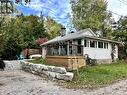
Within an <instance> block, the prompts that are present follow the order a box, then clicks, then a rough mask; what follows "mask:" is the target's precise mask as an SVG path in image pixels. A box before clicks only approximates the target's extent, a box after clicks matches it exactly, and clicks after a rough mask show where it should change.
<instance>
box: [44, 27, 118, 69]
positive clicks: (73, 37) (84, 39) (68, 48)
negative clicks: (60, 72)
mask: <svg viewBox="0 0 127 95" xmlns="http://www.w3.org/2000/svg"><path fill="white" fill-rule="evenodd" d="M62 31H63V32H62V33H61V36H58V37H56V38H54V39H52V40H49V41H47V42H45V43H43V44H41V46H42V56H43V58H45V59H46V62H47V63H48V64H57V65H59V66H64V67H66V68H67V69H69V70H72V69H76V68H80V67H82V66H85V65H86V61H85V58H84V56H85V55H86V54H87V55H89V57H90V58H92V59H96V60H97V63H111V62H112V61H115V60H116V59H117V58H118V44H120V42H117V41H113V40H109V39H104V38H100V37H98V36H97V35H96V34H95V33H94V32H93V31H92V30H91V29H89V28H88V29H84V30H81V31H78V32H75V33H73V32H72V33H69V34H66V33H65V30H62Z"/></svg>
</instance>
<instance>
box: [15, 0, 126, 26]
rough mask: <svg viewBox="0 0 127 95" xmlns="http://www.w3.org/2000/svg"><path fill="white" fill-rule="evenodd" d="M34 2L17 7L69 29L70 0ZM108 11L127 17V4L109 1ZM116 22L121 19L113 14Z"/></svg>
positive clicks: (37, 0)
mask: <svg viewBox="0 0 127 95" xmlns="http://www.w3.org/2000/svg"><path fill="white" fill-rule="evenodd" d="M31 1H32V2H31V3H30V4H27V5H24V4H23V5H17V9H18V10H20V11H21V12H23V13H24V14H26V15H30V14H35V15H40V12H41V11H42V12H43V15H45V16H50V17H52V18H53V19H54V20H56V21H57V22H58V23H61V24H63V25H64V26H66V27H67V25H69V23H70V19H69V18H68V14H69V13H70V12H71V8H70V4H69V1H70V0H31ZM107 1H108V10H110V11H112V12H115V13H117V14H120V15H127V4H126V5H125V4H123V3H122V2H120V1H119V0H107ZM125 1H126V0H125ZM113 17H114V18H115V20H118V19H119V16H118V15H115V14H113Z"/></svg>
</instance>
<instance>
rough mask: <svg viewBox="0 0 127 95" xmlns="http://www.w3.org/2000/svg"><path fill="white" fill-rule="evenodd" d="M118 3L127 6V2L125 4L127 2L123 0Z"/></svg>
mask: <svg viewBox="0 0 127 95" xmlns="http://www.w3.org/2000/svg"><path fill="white" fill-rule="evenodd" d="M118 1H119V2H121V3H123V4H124V5H126V6H127V2H125V1H123V0H118Z"/></svg>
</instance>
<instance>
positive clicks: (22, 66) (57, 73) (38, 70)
mask: <svg viewBox="0 0 127 95" xmlns="http://www.w3.org/2000/svg"><path fill="white" fill-rule="evenodd" d="M4 63H5V70H24V71H27V72H30V73H32V74H37V75H40V76H44V75H46V76H47V77H48V78H51V79H58V80H65V81H71V80H72V79H73V76H74V74H73V73H70V72H67V71H66V69H65V68H64V67H55V66H47V65H42V64H33V63H30V62H26V61H4Z"/></svg>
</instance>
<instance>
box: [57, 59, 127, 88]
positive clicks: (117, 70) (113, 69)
mask: <svg viewBox="0 0 127 95" xmlns="http://www.w3.org/2000/svg"><path fill="white" fill-rule="evenodd" d="M74 73H75V76H74V79H73V81H71V82H63V83H61V82H59V85H63V86H65V87H67V88H74V89H83V88H89V89H93V88H99V87H103V86H106V85H109V84H112V83H115V82H117V81H119V80H122V79H127V64H126V63H125V62H124V61H119V62H117V63H113V64H107V65H97V66H92V67H90V66H88V67H84V68H81V69H80V70H79V74H78V75H77V72H76V71H74Z"/></svg>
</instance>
